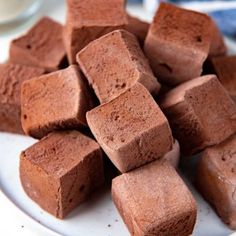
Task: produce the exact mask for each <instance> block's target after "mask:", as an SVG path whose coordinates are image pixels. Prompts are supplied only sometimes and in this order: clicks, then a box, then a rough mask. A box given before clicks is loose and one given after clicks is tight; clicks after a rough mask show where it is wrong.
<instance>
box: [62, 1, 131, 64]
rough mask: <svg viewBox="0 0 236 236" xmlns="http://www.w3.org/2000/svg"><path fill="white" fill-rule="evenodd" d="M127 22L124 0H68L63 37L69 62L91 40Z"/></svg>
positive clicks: (73, 60)
mask: <svg viewBox="0 0 236 236" xmlns="http://www.w3.org/2000/svg"><path fill="white" fill-rule="evenodd" d="M127 24H128V19H127V16H126V12H125V1H124V0H109V1H107V0H96V1H94V0H80V1H77V0H67V17H66V25H65V29H64V37H63V38H64V43H65V46H66V51H67V55H68V59H69V62H70V63H71V64H72V63H75V62H76V60H75V56H76V54H77V53H78V52H79V51H80V50H81V49H82V48H84V47H85V46H86V45H87V44H88V43H89V42H91V41H93V40H94V39H96V38H99V37H100V36H102V35H104V34H106V33H108V32H111V31H113V30H115V29H120V28H123V27H124V26H125V25H127Z"/></svg>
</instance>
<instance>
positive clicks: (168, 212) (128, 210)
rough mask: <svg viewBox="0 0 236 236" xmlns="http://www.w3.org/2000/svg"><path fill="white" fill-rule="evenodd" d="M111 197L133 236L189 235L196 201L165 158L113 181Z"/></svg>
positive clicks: (194, 215)
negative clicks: (164, 160)
mask: <svg viewBox="0 0 236 236" xmlns="http://www.w3.org/2000/svg"><path fill="white" fill-rule="evenodd" d="M112 199H113V201H114V203H115V205H116V207H117V208H118V210H119V212H120V214H121V216H122V218H123V220H124V222H125V224H126V225H127V227H128V229H129V231H130V234H131V235H132V236H150V235H160V236H164V235H168V236H172V235H173V236H176V235H181V236H188V235H190V234H191V233H192V231H193V228H194V225H195V222H196V215H197V209H196V203H195V200H194V198H193V196H192V194H191V193H190V191H189V190H188V188H187V186H186V185H185V184H184V182H183V180H182V179H181V178H180V176H179V175H178V174H177V172H176V171H175V169H174V168H173V167H172V166H171V165H170V164H169V163H167V162H163V161H155V162H152V163H150V164H148V165H145V166H142V167H140V168H138V169H136V170H133V171H131V172H128V173H125V174H122V175H120V176H118V177H116V178H115V179H113V181H112Z"/></svg>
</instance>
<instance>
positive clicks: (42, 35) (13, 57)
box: [9, 17, 66, 72]
mask: <svg viewBox="0 0 236 236" xmlns="http://www.w3.org/2000/svg"><path fill="white" fill-rule="evenodd" d="M65 57H66V51H65V48H64V44H63V39H62V25H61V24H59V23H57V22H55V21H53V20H52V19H50V18H48V17H44V18H42V19H41V20H40V21H39V22H38V23H37V24H36V25H35V26H33V28H31V29H30V30H29V32H28V33H27V34H25V35H24V36H22V37H20V38H17V39H15V40H13V41H12V42H11V46H10V59H9V60H10V62H14V63H18V64H23V65H29V66H35V67H41V68H44V69H45V70H46V71H47V72H51V71H55V70H58V69H59V68H60V66H61V65H62V64H63V63H64V61H65Z"/></svg>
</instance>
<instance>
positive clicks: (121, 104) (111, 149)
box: [86, 83, 173, 173]
mask: <svg viewBox="0 0 236 236" xmlns="http://www.w3.org/2000/svg"><path fill="white" fill-rule="evenodd" d="M86 116H87V121H88V125H89V128H90V129H91V131H92V133H93V134H94V136H95V138H96V139H97V141H98V143H99V144H100V145H101V147H102V148H103V150H104V151H105V152H106V154H107V155H108V157H109V158H110V159H111V161H112V162H113V164H114V165H115V166H116V167H117V168H118V169H119V171H120V172H122V173H124V172H127V171H129V170H132V169H134V168H137V167H139V166H141V165H143V164H146V163H148V162H151V161H153V160H156V159H159V158H161V157H163V156H164V155H165V154H166V153H167V152H169V151H170V150H171V149H172V145H173V138H172V133H171V130H170V127H169V123H168V121H167V119H166V117H165V116H164V114H163V113H162V111H161V110H160V108H159V106H158V105H157V104H156V103H155V101H154V99H153V98H152V97H151V95H150V94H149V92H148V91H147V90H146V89H145V88H144V87H143V86H142V85H141V84H139V83H137V84H136V85H134V86H133V87H132V88H130V89H129V90H127V91H126V92H125V93H123V94H121V95H120V96H119V97H117V98H116V99H114V100H112V101H111V102H109V103H106V104H104V105H101V106H99V107H96V108H94V109H93V110H91V111H89V112H88V113H87V115H86Z"/></svg>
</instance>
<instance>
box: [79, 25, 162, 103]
mask: <svg viewBox="0 0 236 236" xmlns="http://www.w3.org/2000/svg"><path fill="white" fill-rule="evenodd" d="M77 61H78V63H79V65H80V67H81V69H82V71H83V72H84V74H85V76H86V77H87V79H88V81H89V83H90V84H91V86H92V87H93V89H94V91H95V93H96V95H97V97H98V99H99V100H100V102H101V103H105V102H109V101H111V100H112V99H114V98H115V97H117V96H119V95H120V94H121V93H123V92H124V91H126V90H127V89H129V88H130V87H131V86H133V85H134V84H135V83H136V82H140V83H142V84H143V85H144V86H145V87H146V88H147V89H148V90H149V91H150V92H151V93H152V94H153V95H155V94H157V93H158V91H159V89H160V85H159V83H158V82H157V79H156V78H155V77H154V75H153V73H152V71H151V68H150V66H149V64H148V61H147V59H146V58H145V56H144V54H143V52H142V50H141V48H140V46H139V43H138V41H137V39H136V38H135V36H134V35H132V34H131V33H129V32H127V31H124V30H117V31H113V32H111V33H109V34H107V35H105V36H103V37H101V38H99V39H97V40H95V41H93V42H92V43H90V44H89V45H88V46H87V47H85V48H84V49H83V50H82V51H80V52H79V53H78V54H77Z"/></svg>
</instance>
